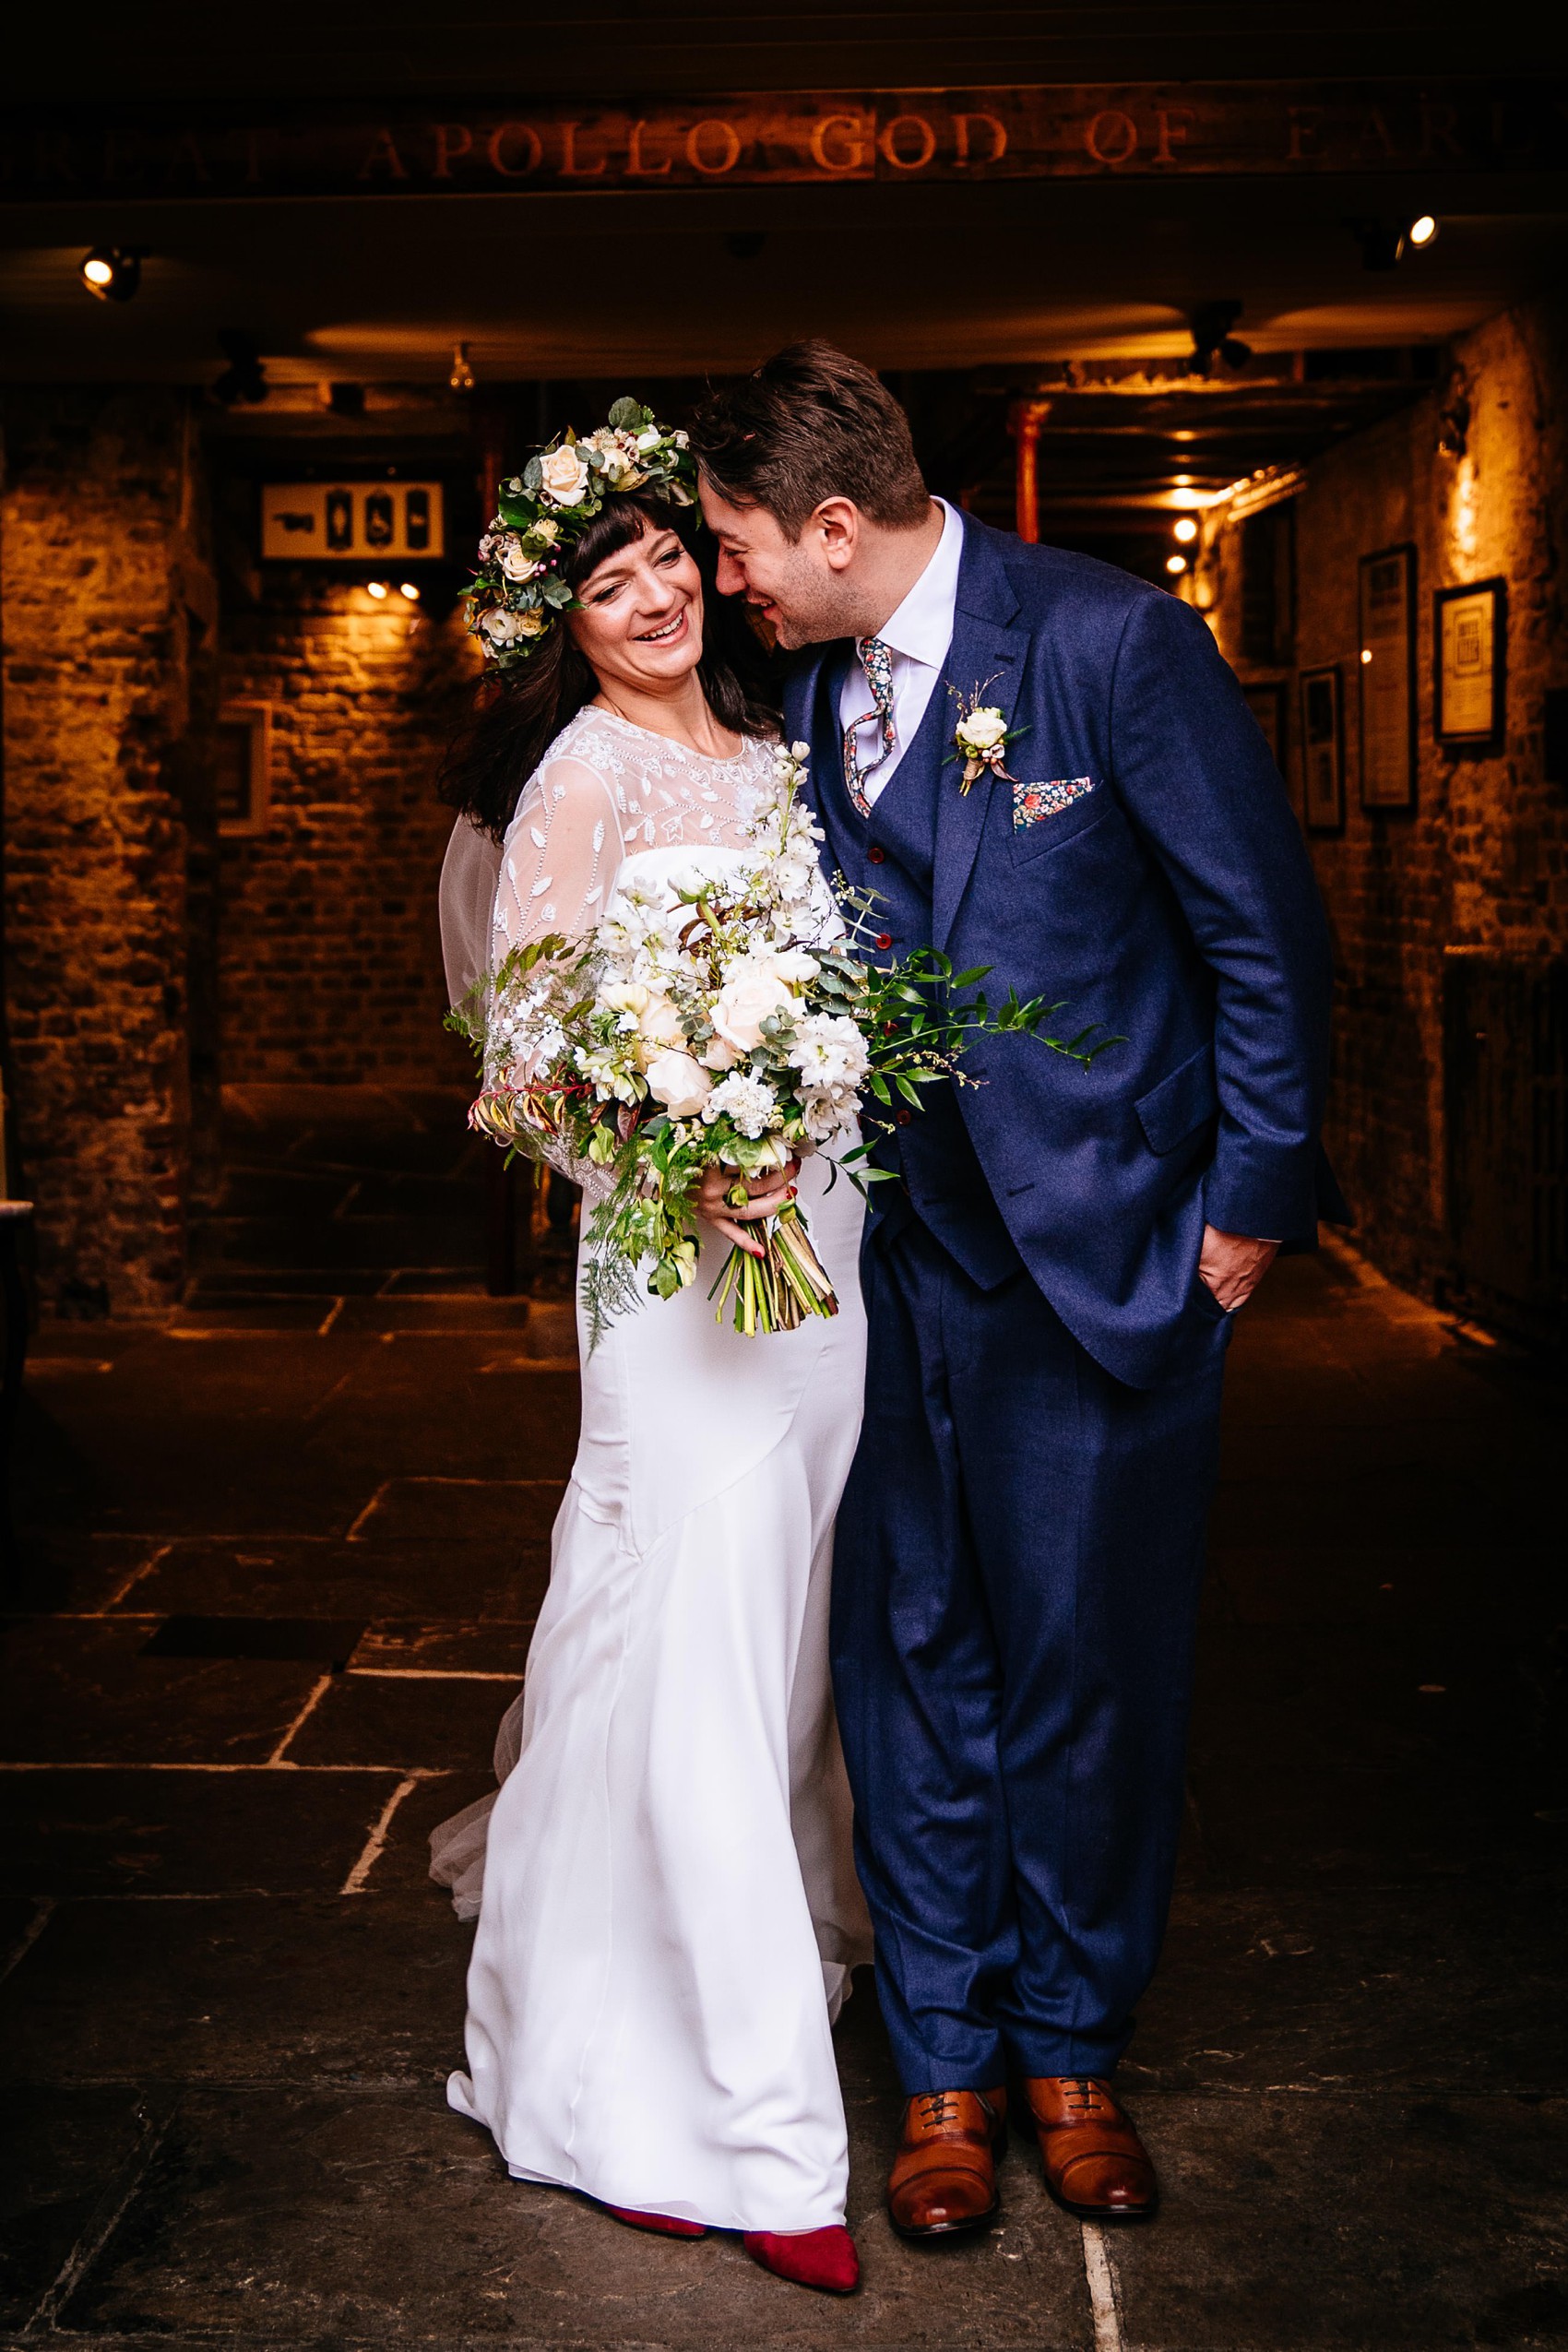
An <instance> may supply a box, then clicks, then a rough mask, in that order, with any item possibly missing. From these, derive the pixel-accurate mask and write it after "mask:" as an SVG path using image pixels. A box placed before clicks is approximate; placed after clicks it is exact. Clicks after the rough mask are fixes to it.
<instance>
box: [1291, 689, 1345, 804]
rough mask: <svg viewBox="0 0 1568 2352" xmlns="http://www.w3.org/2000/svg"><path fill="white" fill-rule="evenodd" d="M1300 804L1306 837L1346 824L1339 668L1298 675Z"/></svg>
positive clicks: (1343, 726) (1343, 743)
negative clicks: (1309, 834) (1299, 691)
mask: <svg viewBox="0 0 1568 2352" xmlns="http://www.w3.org/2000/svg"><path fill="white" fill-rule="evenodd" d="M1301 802H1302V814H1303V815H1304V817H1305V818H1306V824H1307V830H1308V832H1309V833H1338V832H1340V831H1342V829H1343V827H1344V824H1345V724H1344V718H1343V714H1342V711H1341V708H1340V701H1339V665H1338V663H1337V662H1333V663H1331V664H1330V665H1329V666H1328V668H1326V669H1324V670H1303V671H1302V672H1301Z"/></svg>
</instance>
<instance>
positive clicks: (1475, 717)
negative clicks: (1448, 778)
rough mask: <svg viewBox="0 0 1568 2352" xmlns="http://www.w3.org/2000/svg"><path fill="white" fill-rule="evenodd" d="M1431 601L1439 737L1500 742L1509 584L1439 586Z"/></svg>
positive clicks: (1458, 741) (1482, 582)
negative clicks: (1461, 586)
mask: <svg viewBox="0 0 1568 2352" xmlns="http://www.w3.org/2000/svg"><path fill="white" fill-rule="evenodd" d="M1432 603H1433V616H1432V648H1433V652H1434V654H1435V657H1436V666H1437V676H1436V681H1435V689H1436V690H1435V692H1434V694H1433V696H1432V714H1433V725H1434V728H1435V731H1436V734H1437V740H1438V742H1440V743H1455V744H1463V743H1470V744H1473V745H1477V746H1480V745H1484V744H1489V743H1500V742H1502V740H1503V693H1504V688H1505V684H1506V671H1507V644H1508V586H1507V582H1506V581H1504V580H1475V581H1472V582H1471V584H1470V586H1469V587H1468V588H1439V589H1438V591H1437V594H1436V596H1435V597H1434V598H1433V600H1432Z"/></svg>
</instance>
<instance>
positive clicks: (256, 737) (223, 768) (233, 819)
mask: <svg viewBox="0 0 1568 2352" xmlns="http://www.w3.org/2000/svg"><path fill="white" fill-rule="evenodd" d="M217 767H218V829H219V831H220V833H265V832H266V830H267V810H268V808H269V806H270V804H271V799H272V705H271V704H270V703H269V702H226V703H225V704H224V705H223V707H222V709H221V710H220V712H219V714H218V760H217Z"/></svg>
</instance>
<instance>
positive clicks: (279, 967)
mask: <svg viewBox="0 0 1568 2352" xmlns="http://www.w3.org/2000/svg"><path fill="white" fill-rule="evenodd" d="M469 674H471V664H470V660H469V648H468V643H467V640H466V639H465V637H464V636H463V631H462V626H461V623H460V621H459V620H458V619H457V616H456V615H454V616H452V617H450V618H448V619H445V620H443V621H434V620H432V619H431V618H429V617H427V616H426V615H425V614H424V613H423V612H419V611H417V610H410V606H409V605H408V604H407V603H406V602H405V601H404V600H402V599H401V598H400V597H398V595H397V594H396V592H394V595H393V597H392V598H391V599H390V600H388V602H387V603H386V604H385V605H382V606H376V605H374V604H373V603H372V602H371V600H370V599H369V598H368V597H367V596H366V594H365V592H364V590H363V589H362V588H357V587H350V586H347V585H344V584H342V583H339V582H334V581H324V580H322V579H320V578H318V577H313V576H311V575H310V574H309V573H307V572H305V571H303V570H300V571H289V572H282V573H277V574H270V575H268V576H267V579H266V581H265V583H264V584H263V585H262V586H261V588H260V589H259V592H258V595H257V597H256V599H255V601H254V602H252V603H250V604H249V605H247V606H244V607H243V608H241V609H231V610H230V611H228V612H226V613H225V617H224V624H223V657H222V679H223V693H224V696H225V699H245V700H258V701H263V702H267V703H269V704H270V705H271V707H272V799H271V812H270V817H269V821H268V823H267V827H266V830H265V831H264V832H262V833H260V834H258V835H255V836H249V837H247V836H230V837H226V838H225V839H224V841H223V844H222V854H221V889H220V902H221V903H220V954H221V973H222V1016H223V1017H222V1066H223V1076H224V1080H225V1083H227V1084H236V1083H242V1082H245V1081H255V1080H288V1079H293V1078H301V1079H307V1080H311V1081H314V1082H315V1083H322V1082H327V1083H341V1084H350V1083H353V1082H358V1081H363V1080H372V1081H374V1080H375V1079H380V1078H386V1079H391V1078H397V1079H399V1080H403V1081H421V1082H440V1081H443V1080H449V1079H454V1078H457V1079H460V1078H461V1077H463V1076H464V1075H466V1073H467V1071H468V1068H469V1058H468V1055H467V1053H466V1052H465V1051H464V1050H463V1049H462V1048H461V1047H460V1046H459V1045H458V1043H457V1040H456V1039H453V1038H450V1037H448V1036H446V1035H445V1033H444V1031H443V1029H442V1026H441V1024H442V1016H443V1015H444V1014H445V1009H446V1002H445V990H444V987H443V984H442V972H441V946H440V932H439V927H438V924H437V920H436V904H435V894H436V883H437V879H438V877H439V874H440V871H441V860H442V856H443V853H444V851H445V846H446V838H447V835H448V833H449V831H450V829H451V814H450V812H449V811H448V810H446V809H444V808H443V807H442V806H441V804H440V803H439V802H437V801H436V799H435V796H434V790H433V779H434V772H435V769H436V766H437V765H438V762H439V759H440V754H441V752H442V749H443V747H444V744H445V740H446V734H447V731H448V729H449V727H450V725H451V721H452V717H453V707H454V698H455V696H456V695H457V694H458V693H460V691H461V687H462V683H463V682H464V680H465V679H466V678H467V677H468V676H469Z"/></svg>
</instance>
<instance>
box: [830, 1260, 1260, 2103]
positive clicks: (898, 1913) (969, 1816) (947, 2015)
mask: <svg viewBox="0 0 1568 2352" xmlns="http://www.w3.org/2000/svg"><path fill="white" fill-rule="evenodd" d="M861 1271H862V1282H863V1286H864V1289H865V1294H866V1303H867V1309H868V1313H869V1315H870V1362H869V1367H868V1374H867V1384H866V1385H867V1405H866V1419H865V1426H864V1431H863V1433H862V1435H861V1443H860V1450H859V1452H858V1454H857V1455H856V1457H855V1462H854V1467H853V1468H852V1470H851V1472H850V1475H849V1485H848V1487H847V1489H846V1491H845V1495H844V1500H843V1503H842V1506H841V1508H840V1511H839V1515H838V1526H837V1543H836V1550H835V1558H834V1572H833V1637H832V1638H833V1676H834V1689H835V1694H836V1697H837V1707H838V1721H839V1726H840V1728H841V1731H842V1735H843V1741H844V1752H845V1757H846V1761H847V1763H848V1764H849V1781H850V1786H851V1788H852V1789H853V1792H854V1800H855V1837H856V1859H857V1861H858V1864H859V1868H860V1872H861V1881H862V1883H863V1884H864V1887H865V1892H866V1898H867V1901H868V1902H869V1904H870V1907H871V1912H872V1918H873V1923H874V1926H875V1930H876V1960H877V1983H878V1989H879V1992H880V1996H881V2001H882V2006H883V2012H884V2014H885V2018H886V2021H887V2029H888V2033H889V2036H890V2037H891V2040H892V2044H893V2049H894V2053H895V2057H896V2059H897V2064H898V2068H899V2072H900V2073H901V2075H902V2078H903V2084H904V2088H905V2090H906V2092H908V2093H911V2094H912V2093H914V2092H917V2091H931V2090H966V2089H969V2090H983V2089H987V2088H990V2087H991V2086H992V2085H996V2084H1000V2083H1002V2082H1003V2081H1004V2079H1005V2077H1006V2073H1007V2062H1006V2061H1007V2060H1008V2059H1011V2061H1013V2063H1014V2064H1015V2065H1016V2067H1018V2068H1019V2069H1020V2070H1021V2071H1022V2072H1023V2073H1025V2074H1027V2075H1038V2074H1106V2073H1110V2072H1111V2068H1112V2067H1113V2066H1114V2065H1115V2063H1116V2061H1117V2059H1118V2058H1119V2057H1120V2055H1121V2053H1122V2051H1123V2049H1124V2048H1125V2046H1126V2043H1127V2040H1128V2038H1129V2036H1130V2034H1131V2032H1132V2013H1133V2009H1134V2004H1135V2003H1136V2002H1137V2001H1138V2000H1139V1998H1140V1997H1141V1995H1142V1993H1143V1991H1144V1989H1145V1987H1146V1984H1147V1982H1148V1979H1149V1978H1150V1977H1151V1975H1152V1974H1153V1972H1154V1966H1155V1962H1156V1959H1157V1958H1158V1951H1159V1944H1160V1939H1161V1937H1162V1935H1163V1933H1164V1929H1165V1918H1166V1912H1167V1908H1168V1907H1169V1903H1170V1883H1171V1876H1172V1871H1173V1868H1174V1862H1175V1851H1176V1839H1177V1834H1178V1830H1179V1828H1180V1824H1181V1816H1182V1788H1183V1776H1184V1760H1185V1749H1186V1734H1187V1717H1188V1708H1189V1700H1190V1693H1191V1683H1192V1657H1193V1643H1194V1630H1195V1625H1196V1619H1197V1603H1198V1590H1199V1586H1200V1583H1201V1581H1202V1575H1203V1557H1204V1523H1205V1519H1206V1514H1207V1508H1208V1503H1209V1498H1210V1495H1211V1492H1212V1490H1213V1484H1214V1476H1215V1467H1216V1457H1217V1453H1218V1423H1219V1399H1220V1388H1221V1384H1222V1379H1223V1371H1224V1350H1223V1348H1218V1349H1216V1350H1215V1351H1213V1352H1212V1354H1211V1355H1210V1356H1209V1359H1208V1360H1207V1361H1206V1363H1205V1365H1204V1367H1203V1369H1202V1370H1201V1371H1199V1372H1196V1373H1188V1374H1185V1375H1182V1377H1180V1378H1177V1379H1174V1380H1172V1381H1171V1382H1170V1383H1169V1384H1166V1385H1163V1386H1161V1387H1159V1388H1156V1389H1151V1390H1140V1389H1134V1388H1128V1387H1125V1386H1123V1384H1121V1383H1120V1382H1118V1381H1115V1380H1112V1379H1111V1376H1110V1374H1109V1373H1108V1372H1104V1371H1102V1370H1101V1368H1100V1367H1099V1365H1098V1364H1097V1363H1096V1362H1095V1361H1094V1360H1093V1359H1092V1358H1091V1357H1090V1356H1088V1355H1087V1353H1086V1352H1085V1350H1084V1349H1083V1348H1081V1347H1080V1346H1079V1345H1078V1343H1077V1341H1076V1340H1075V1338H1074V1337H1073V1336H1072V1335H1071V1333H1070V1332H1069V1331H1068V1330H1067V1329H1066V1327H1065V1325H1064V1324H1063V1323H1062V1322H1061V1321H1060V1319H1059V1318H1058V1317H1057V1315H1056V1314H1055V1313H1053V1311H1052V1310H1051V1307H1050V1306H1049V1305H1048V1304H1047V1303H1046V1301H1045V1300H1044V1299H1043V1298H1042V1296H1041V1295H1040V1292H1039V1289H1037V1288H1036V1286H1035V1284H1034V1283H1033V1282H1032V1281H1031V1279H1030V1278H1029V1277H1028V1275H1027V1274H1025V1273H1023V1272H1019V1273H1018V1274H1016V1275H1015V1276H1013V1277H1010V1278H1009V1279H1007V1280H1006V1281H1004V1283H1003V1284H1002V1285H1001V1287H1000V1288H998V1289H991V1290H982V1289H980V1288H979V1287H978V1286H977V1285H976V1284H975V1283H973V1282H972V1281H970V1279H969V1278H968V1276H967V1275H965V1274H964V1273H963V1272H962V1271H961V1270H960V1268H959V1267H958V1266H957V1265H956V1263H955V1262H954V1260H953V1259H952V1258H950V1257H949V1256H948V1255H947V1254H946V1253H945V1252H944V1250H943V1249H942V1247H941V1246H940V1244H939V1243H938V1242H936V1241H934V1240H932V1236H931V1235H930V1234H929V1233H928V1232H927V1230H926V1229H925V1228H924V1227H923V1226H921V1224H920V1223H918V1222H917V1221H916V1220H915V1219H914V1218H908V1219H907V1220H906V1221H905V1222H904V1223H903V1226H902V1229H901V1230H899V1231H897V1233H896V1234H894V1235H893V1236H892V1237H890V1238H888V1239H886V1240H884V1239H882V1238H881V1237H878V1238H876V1239H874V1240H873V1241H870V1242H868V1245H867V1248H866V1251H865V1254H864V1257H863V1259H862V1268H861ZM1205 1295H1206V1294H1205ZM1205 1311H1206V1310H1205V1308H1204V1306H1203V1305H1202V1304H1201V1303H1200V1304H1198V1305H1196V1306H1194V1313H1204V1312H1205ZM1213 1312H1214V1313H1216V1314H1217V1315H1218V1308H1215V1309H1214V1310H1213Z"/></svg>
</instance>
